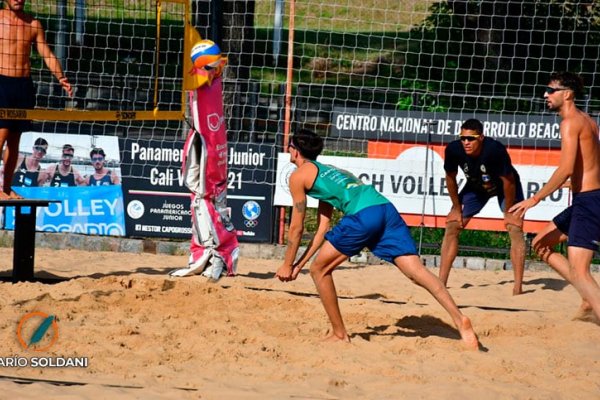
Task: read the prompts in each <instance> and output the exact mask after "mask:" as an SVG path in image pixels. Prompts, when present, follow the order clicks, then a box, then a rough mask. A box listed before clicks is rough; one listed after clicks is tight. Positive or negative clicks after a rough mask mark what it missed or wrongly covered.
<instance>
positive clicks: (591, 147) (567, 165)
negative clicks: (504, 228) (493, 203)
mask: <svg viewBox="0 0 600 400" xmlns="http://www.w3.org/2000/svg"><path fill="white" fill-rule="evenodd" d="M583 91H584V89H583V82H582V80H581V78H580V77H579V76H578V75H576V74H573V73H570V72H560V73H554V74H552V75H551V76H550V79H549V83H548V86H547V87H546V90H545V92H544V98H545V99H546V102H547V104H548V109H550V110H552V111H556V112H557V113H558V115H559V116H560V117H561V118H562V121H561V123H560V133H561V151H560V163H559V165H558V168H557V169H556V170H555V171H554V173H553V174H552V176H551V177H550V179H549V180H548V182H547V183H546V184H545V185H544V186H543V187H542V188H541V189H540V190H539V191H538V192H537V193H536V194H534V195H533V196H532V197H530V198H529V199H527V200H524V201H522V202H520V203H517V204H515V205H514V206H513V207H512V208H511V209H510V210H509V211H510V212H513V213H515V215H517V216H523V215H524V214H525V212H526V211H527V210H528V209H530V208H531V207H534V206H536V205H537V204H538V203H539V202H541V201H543V200H544V199H545V198H546V197H548V196H549V195H550V194H552V193H553V192H554V191H556V190H558V189H560V188H561V187H562V186H563V184H564V183H565V182H566V181H567V179H569V178H570V185H571V191H572V192H573V203H572V205H571V206H570V207H568V208H567V209H566V210H564V211H563V212H561V213H560V214H558V215H557V216H556V217H554V219H553V220H552V222H550V223H549V224H548V225H546V227H545V228H543V229H542V230H541V231H540V232H539V233H538V234H537V235H536V237H535V238H534V240H533V248H534V249H535V250H536V252H537V253H538V255H539V256H540V258H542V259H543V260H544V261H545V262H547V263H548V264H549V265H550V266H551V267H552V268H554V269H555V270H556V271H557V272H558V273H559V274H560V275H561V276H562V277H563V278H565V279H566V280H567V281H569V282H570V283H571V284H573V286H575V288H576V289H577V291H578V292H579V294H580V295H581V298H582V303H581V307H580V309H579V312H578V313H577V315H576V316H575V318H576V319H581V320H592V321H594V322H596V323H598V321H600V286H598V283H597V282H596V280H595V279H594V277H593V276H592V275H591V273H590V264H591V262H592V258H593V256H594V252H595V251H596V250H598V243H599V242H600V142H599V139H598V125H597V124H596V121H594V119H592V118H591V117H590V116H589V115H588V114H586V113H585V112H583V111H581V110H579V109H578V108H577V106H576V105H575V98H576V97H578V96H581V95H582V94H583ZM565 240H568V241H567V244H568V250H567V258H565V257H564V256H563V255H562V254H560V253H557V252H555V251H554V246H555V245H556V244H558V243H560V242H562V241H565Z"/></svg>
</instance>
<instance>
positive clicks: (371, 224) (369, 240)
mask: <svg viewBox="0 0 600 400" xmlns="http://www.w3.org/2000/svg"><path fill="white" fill-rule="evenodd" d="M325 239H327V240H328V241H329V242H330V243H331V244H332V245H333V247H335V248H336V249H337V250H338V251H339V252H340V253H342V254H344V255H346V256H348V257H352V256H353V255H356V254H358V253H360V251H361V250H362V249H364V248H365V247H367V248H368V249H369V250H371V252H373V254H375V255H376V256H377V257H379V258H381V259H382V260H385V261H388V262H391V263H393V262H394V259H395V258H396V257H398V256H404V255H409V254H417V248H416V247H415V242H414V241H413V238H412V236H411V235H410V231H409V229H408V226H406V223H405V222H404V220H403V219H402V217H400V214H399V213H398V210H396V207H394V205H393V204H392V203H387V204H380V205H376V206H371V207H367V208H365V209H362V210H360V211H359V212H357V213H356V214H352V215H344V216H343V217H342V219H341V220H340V222H339V223H338V224H337V225H336V226H334V227H333V229H331V230H330V231H329V232H327V234H325Z"/></svg>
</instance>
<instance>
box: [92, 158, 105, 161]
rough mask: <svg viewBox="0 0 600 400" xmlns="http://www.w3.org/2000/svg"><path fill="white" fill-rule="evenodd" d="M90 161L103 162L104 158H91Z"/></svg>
mask: <svg viewBox="0 0 600 400" xmlns="http://www.w3.org/2000/svg"><path fill="white" fill-rule="evenodd" d="M92 161H93V162H100V161H104V157H92Z"/></svg>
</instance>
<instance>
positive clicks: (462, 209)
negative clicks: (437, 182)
mask: <svg viewBox="0 0 600 400" xmlns="http://www.w3.org/2000/svg"><path fill="white" fill-rule="evenodd" d="M445 153H446V154H445V160H444V170H446V184H447V186H448V194H449V195H450V199H451V200H452V208H451V209H450V212H449V213H448V217H447V218H446V231H445V233H444V241H443V242H442V250H441V261H440V279H441V280H442V282H444V285H447V284H448V275H450V268H451V267H452V263H453V262H454V259H455V258H456V255H457V254H458V237H459V235H460V232H461V231H462V230H463V228H464V227H466V226H467V224H468V223H469V221H470V220H471V217H473V216H475V215H476V214H478V213H479V212H480V211H481V210H482V209H483V207H484V206H485V205H486V204H487V202H488V200H489V199H491V198H492V197H497V198H498V205H499V206H500V209H501V210H502V211H503V213H504V226H505V227H506V230H507V231H508V235H509V236H510V260H511V262H512V268H513V271H514V276H515V282H514V285H513V295H518V294H521V293H522V290H523V289H522V286H523V270H524V269H525V239H524V237H523V217H522V216H521V217H517V216H516V215H514V214H511V213H509V212H508V209H509V208H510V207H512V206H513V204H516V203H517V202H519V201H521V200H523V188H522V187H521V180H520V178H519V174H518V173H517V170H516V169H515V168H514V167H513V165H512V162H511V160H510V156H509V154H508V151H506V147H504V145H503V144H502V143H500V142H498V141H497V140H494V139H492V138H488V137H484V136H483V124H482V123H481V122H480V121H479V120H477V119H469V120H466V121H465V122H464V123H463V124H462V126H461V128H460V137H459V139H458V140H455V141H453V142H450V143H448V145H447V146H446V152H445ZM459 168H461V169H462V170H463V172H464V174H465V178H466V179H467V182H466V184H465V186H464V187H463V189H462V190H461V191H460V193H459V192H458V182H457V179H456V176H457V173H458V169H459Z"/></svg>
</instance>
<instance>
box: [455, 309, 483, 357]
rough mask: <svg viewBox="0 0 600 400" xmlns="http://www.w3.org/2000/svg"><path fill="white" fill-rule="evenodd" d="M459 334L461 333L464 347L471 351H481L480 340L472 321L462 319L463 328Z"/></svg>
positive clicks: (465, 318)
mask: <svg viewBox="0 0 600 400" xmlns="http://www.w3.org/2000/svg"><path fill="white" fill-rule="evenodd" d="M458 332H459V333H460V337H461V339H462V341H463V343H464V345H465V346H466V347H467V348H468V349H469V350H479V339H477V335H476V334H475V331H474V330H473V325H471V320H470V319H469V318H467V317H466V316H463V317H462V321H461V326H460V327H459V328H458Z"/></svg>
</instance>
